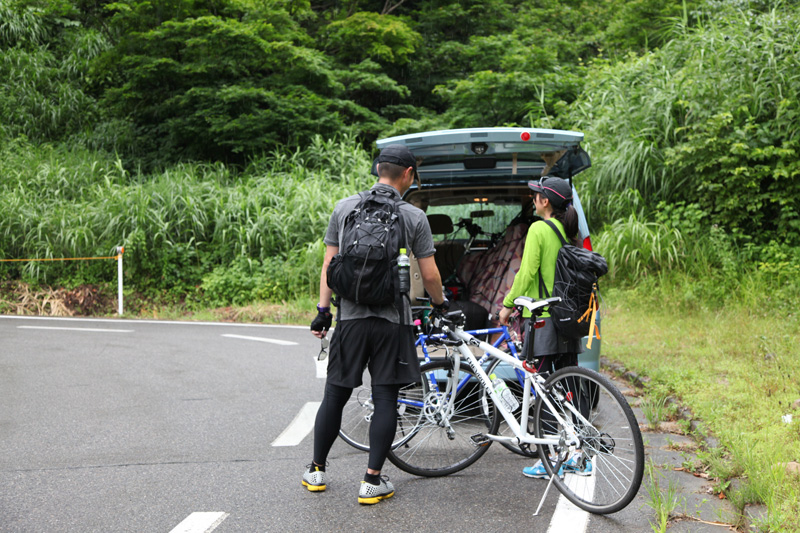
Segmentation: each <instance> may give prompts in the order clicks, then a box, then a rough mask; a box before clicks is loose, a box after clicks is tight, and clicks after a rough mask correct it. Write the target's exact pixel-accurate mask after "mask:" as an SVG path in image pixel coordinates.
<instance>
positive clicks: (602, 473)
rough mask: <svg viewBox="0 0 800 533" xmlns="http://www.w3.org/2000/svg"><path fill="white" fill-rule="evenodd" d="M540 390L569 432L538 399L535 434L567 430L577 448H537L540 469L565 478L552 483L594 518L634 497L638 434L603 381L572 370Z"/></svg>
mask: <svg viewBox="0 0 800 533" xmlns="http://www.w3.org/2000/svg"><path fill="white" fill-rule="evenodd" d="M544 386H545V390H546V391H547V393H548V397H549V399H550V401H551V402H552V404H553V407H554V411H555V412H556V413H557V414H558V415H559V416H560V417H562V419H564V420H565V421H566V423H567V425H568V426H569V427H568V428H565V427H562V426H561V425H559V424H557V423H556V419H555V417H554V416H553V412H552V411H551V410H550V409H549V408H548V407H547V406H546V405H545V403H544V402H543V401H542V399H541V398H537V401H536V405H535V407H534V411H535V413H534V414H535V415H536V433H535V435H536V436H537V437H540V438H544V437H552V436H562V437H563V436H565V435H566V431H565V430H566V429H571V430H574V431H575V433H576V434H577V435H578V438H579V439H580V442H581V447H580V449H575V448H567V447H565V446H558V445H555V446H543V445H539V446H538V450H539V456H540V458H541V459H542V461H543V462H544V466H545V470H547V473H548V474H549V475H550V476H553V475H554V473H555V472H556V471H562V470H561V469H562V468H563V471H562V474H564V476H563V477H559V476H556V478H555V480H554V483H555V485H556V487H557V488H558V490H559V491H561V493H562V494H563V495H564V496H565V497H566V498H567V499H568V500H570V501H571V502H572V503H574V504H575V505H577V506H578V507H580V508H581V509H583V510H585V511H588V512H590V513H595V514H608V513H615V512H617V511H619V510H620V509H623V508H624V507H625V506H627V505H628V504H629V503H630V502H631V501H632V500H633V499H634V498H635V497H636V493H637V491H638V490H639V486H640V485H641V483H642V474H643V472H644V445H643V444H642V434H641V432H640V431H639V425H638V424H637V422H636V417H635V416H634V414H633V411H632V410H631V408H630V406H629V405H628V402H627V401H625V398H624V397H623V396H622V393H620V392H619V390H617V388H616V387H615V386H614V385H613V384H612V383H611V381H609V380H608V378H606V377H605V376H602V375H600V374H598V373H597V372H595V371H593V370H589V369H587V368H581V367H577V366H574V367H567V368H562V369H561V370H558V371H556V372H554V373H553V374H552V375H551V376H550V377H549V378H548V379H547V381H546V382H545V384H544ZM570 406H571V407H572V408H574V409H575V410H576V411H577V412H578V413H580V416H578V415H577V414H575V412H574V411H572V410H570ZM566 461H569V463H568V464H564V463H565V462H566Z"/></svg>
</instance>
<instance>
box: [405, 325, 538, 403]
mask: <svg viewBox="0 0 800 533" xmlns="http://www.w3.org/2000/svg"><path fill="white" fill-rule="evenodd" d="M465 333H468V334H470V335H473V336H478V335H496V334H498V333H500V336H499V337H498V338H497V339H496V340H495V341H494V342H493V343H492V344H487V346H491V347H492V348H495V349H498V350H499V347H500V345H502V344H503V343H506V345H507V346H508V348H509V351H511V354H512V355H513V356H514V358H515V359H516V360H518V361H519V354H518V352H517V347H516V345H515V343H514V339H513V337H512V336H511V333H510V332H509V330H508V327H507V326H500V327H498V328H487V329H476V330H470V331H465ZM445 336H446V335H445V334H444V333H437V334H434V335H426V334H424V333H420V334H419V335H417V340H416V342H415V343H414V346H415V347H419V348H422V355H423V358H424V360H425V362H426V363H427V362H429V361H430V360H431V357H430V354H428V346H427V341H428V339H441V338H444V337H445ZM491 358H492V356H491V355H489V353H488V352H484V354H483V356H482V357H481V358H480V359H477V361H478V364H479V365H482V364H483V363H485V362H486V361H488V360H489V359H491ZM520 368H521V367H520ZM515 371H516V374H517V381H519V384H520V385H521V386H523V387H524V386H525V385H524V379H525V376H524V374H523V372H521V371H520V370H517V369H515ZM466 383H467V380H466V379H465V380H462V381H461V382H460V383H459V384H458V386H457V389H456V390H457V391H460V390H461V389H462V388H463V387H464V385H466ZM397 403H399V404H405V405H411V406H414V407H421V405H420V403H419V402H415V401H411V400H406V399H404V398H398V400H397Z"/></svg>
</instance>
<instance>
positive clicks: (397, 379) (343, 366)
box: [328, 317, 420, 388]
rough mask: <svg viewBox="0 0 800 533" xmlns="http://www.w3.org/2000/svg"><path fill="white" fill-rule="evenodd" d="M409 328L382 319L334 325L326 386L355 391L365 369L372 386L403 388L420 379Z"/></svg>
mask: <svg viewBox="0 0 800 533" xmlns="http://www.w3.org/2000/svg"><path fill="white" fill-rule="evenodd" d="M414 341H415V335H414V327H413V326H401V325H399V324H394V323H392V322H389V321H388V320H385V319H383V318H377V317H371V318H358V319H353V320H342V321H339V322H337V323H336V329H335V330H334V331H333V336H332V337H331V345H330V350H329V351H328V353H329V360H328V383H332V384H334V385H339V386H340V387H348V388H355V387H358V386H359V385H361V384H362V382H363V380H362V375H363V374H364V369H365V368H369V375H370V379H371V380H372V384H373V385H406V384H408V383H417V382H419V379H420V373H419V360H418V359H417V350H416V348H415V347H414Z"/></svg>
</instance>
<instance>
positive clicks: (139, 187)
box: [0, 0, 800, 305]
mask: <svg viewBox="0 0 800 533" xmlns="http://www.w3.org/2000/svg"><path fill="white" fill-rule="evenodd" d="M798 27H800V5H798V2H796V1H788V0H787V1H783V2H777V1H772V0H761V1H745V0H683V1H677V0H666V1H665V0H607V1H604V2H596V1H593V0H525V1H522V0H463V1H458V2H456V1H452V0H395V1H392V0H383V1H371V0H350V1H337V0H330V1H327V2H326V1H320V2H319V3H314V2H310V1H308V0H151V1H138V0H121V1H114V2H107V1H105V0H0V51H1V54H0V258H33V257H37V258H46V257H76V256H78V257H81V256H90V255H108V254H109V252H110V250H112V249H113V247H114V246H116V245H119V244H123V245H125V247H126V250H127V251H128V253H127V254H126V277H127V278H128V286H129V287H132V288H131V289H130V290H132V291H133V290H136V291H138V292H139V293H142V294H149V295H151V296H153V297H158V296H159V295H160V296H161V297H170V298H178V299H183V298H187V297H188V298H189V299H190V300H191V299H192V298H194V299H195V300H196V301H201V302H203V303H205V304H208V305H226V304H230V303H245V302H248V301H252V300H256V299H262V300H273V301H280V300H281V299H291V298H297V297H309V298H310V297H311V295H312V294H313V293H314V290H315V284H316V283H317V282H316V279H315V278H317V276H318V269H319V261H320V257H321V256H320V254H321V252H322V245H321V236H322V233H323V231H324V228H325V224H326V222H327V217H328V215H329V213H330V211H331V209H332V206H333V203H334V202H335V201H336V200H337V199H338V198H339V197H341V196H343V195H345V194H348V193H350V192H352V191H355V190H356V189H358V188H359V187H363V186H365V185H366V184H367V183H369V182H370V177H369V175H368V173H367V172H366V169H367V168H368V167H369V162H370V161H371V158H372V156H373V155H374V140H375V139H376V138H379V137H382V136H387V135H393V134H400V133H411V132H416V131H425V130H431V129H442V128H457V127H478V126H481V127H486V126H505V125H520V126H534V127H554V128H564V129H575V130H579V131H583V132H584V133H585V134H586V142H585V145H584V146H585V148H586V149H587V150H588V151H589V152H590V153H591V155H592V158H593V161H594V164H593V167H592V169H590V170H589V171H587V172H586V173H584V174H582V175H581V177H580V179H579V180H578V183H577V186H578V188H579V190H580V191H581V193H582V196H583V198H584V200H583V203H584V205H585V207H586V208H587V211H588V215H589V219H590V223H591V224H592V225H593V228H594V233H595V235H596V243H595V248H597V249H598V250H599V251H600V252H601V253H603V254H604V255H606V256H607V257H608V258H609V262H610V264H611V266H612V272H611V274H610V278H611V279H612V280H616V281H618V282H619V283H623V284H624V283H633V282H636V283H640V282H642V281H643V280H646V279H652V278H653V277H654V276H665V275H673V274H672V273H675V272H678V273H681V274H683V275H685V276H686V278H685V279H684V280H683V281H686V280H687V279H688V280H690V281H692V282H693V283H697V284H698V287H699V289H698V290H701V291H704V292H703V293H704V294H706V295H709V297H711V298H717V297H718V298H723V299H724V297H725V294H726V293H727V292H729V290H730V288H731V286H735V285H733V284H735V282H736V280H737V279H739V278H740V277H741V276H742V275H743V274H745V273H747V274H748V275H758V276H762V277H764V279H767V280H768V284H769V286H772V287H776V288H778V289H781V290H783V289H782V288H785V286H786V285H787V284H789V285H793V284H794V281H793V280H796V279H798V274H800V253H799V252H798V251H797V250H798V249H800V246H798V245H800V179H798V176H799V175H800V157H798V150H800V144H799V143H800V75H798V73H800V37H798V32H797V28H798ZM0 276H2V278H1V279H3V280H5V281H4V283H5V286H6V287H8V286H10V284H18V283H26V284H34V285H36V284H50V285H56V286H63V287H76V286H81V285H86V284H94V285H98V286H101V287H102V286H103V284H107V283H109V282H112V281H113V276H114V272H113V271H112V269H111V268H109V266H108V265H107V264H106V265H101V264H97V263H72V264H43V263H32V262H30V263H24V262H23V263H1V264H0ZM165 295H166V296H165Z"/></svg>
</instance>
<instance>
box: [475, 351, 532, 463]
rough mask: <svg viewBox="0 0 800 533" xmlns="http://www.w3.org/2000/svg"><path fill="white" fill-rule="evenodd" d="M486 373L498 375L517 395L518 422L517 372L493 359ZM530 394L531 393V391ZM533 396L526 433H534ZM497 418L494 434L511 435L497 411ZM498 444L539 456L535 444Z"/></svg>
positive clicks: (520, 388)
mask: <svg viewBox="0 0 800 533" xmlns="http://www.w3.org/2000/svg"><path fill="white" fill-rule="evenodd" d="M505 351H506V353H508V350H505ZM486 373H487V374H489V375H492V374H496V375H497V376H498V377H500V378H501V379H503V380H505V382H506V385H508V388H509V390H510V391H511V392H512V393H514V395H515V396H516V397H517V400H518V401H519V405H520V407H519V408H517V410H516V411H515V412H514V416H515V417H516V418H517V421H518V422H519V421H520V419H521V417H520V410H521V409H522V392H523V389H522V385H520V383H519V379H517V373H516V370H515V369H514V367H513V366H511V365H509V364H508V363H506V362H505V361H501V360H500V359H494V360H492V362H491V363H490V364H489V367H488V368H487V370H486ZM481 392H482V393H483V394H486V391H485V390H483V391H481ZM531 394H533V391H531ZM534 398H535V397H534V396H531V400H532V401H531V407H530V409H529V410H530V416H529V417H528V426H529V427H528V433H531V434H533V433H534V423H533V421H534V415H533V412H534V410H533V406H534V405H536V403H535V402H534V401H533V399H534ZM497 418H499V419H500V426H499V428H498V429H497V433H496V435H502V436H504V437H513V436H514V434H513V433H512V431H511V429H510V428H509V427H508V424H507V423H506V421H505V419H504V418H503V417H502V416H500V414H499V413H498V415H497ZM500 444H501V445H502V446H503V447H504V448H506V449H507V450H509V451H512V452H514V453H516V454H519V455H523V456H525V457H538V456H539V453H538V451H537V450H536V447H535V446H534V447H533V448H531V447H530V446H523V447H520V446H519V445H517V444H514V443H511V442H502V441H501V442H500Z"/></svg>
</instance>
